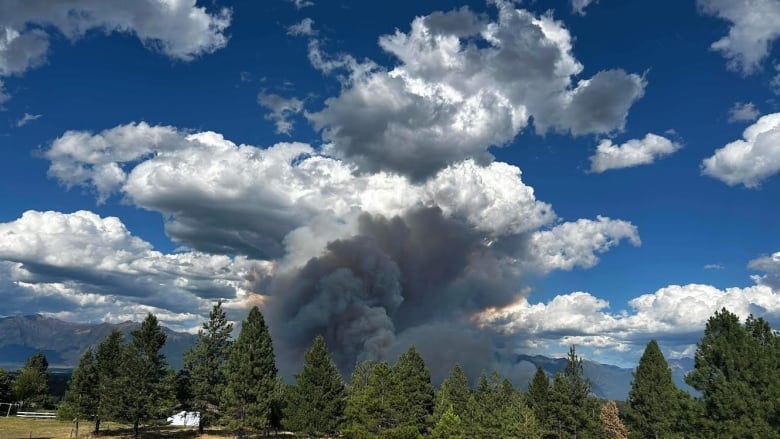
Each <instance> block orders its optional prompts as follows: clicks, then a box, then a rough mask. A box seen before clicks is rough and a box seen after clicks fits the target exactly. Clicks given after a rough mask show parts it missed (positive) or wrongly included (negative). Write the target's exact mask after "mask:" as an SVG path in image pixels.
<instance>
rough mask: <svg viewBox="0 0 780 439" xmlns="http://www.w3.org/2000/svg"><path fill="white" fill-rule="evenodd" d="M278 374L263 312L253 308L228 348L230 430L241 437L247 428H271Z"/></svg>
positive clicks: (226, 407)
mask: <svg viewBox="0 0 780 439" xmlns="http://www.w3.org/2000/svg"><path fill="white" fill-rule="evenodd" d="M276 373H277V369H276V364H275V360H274V348H273V345H272V342H271V335H270V333H269V332H268V326H266V324H265V319H264V318H263V314H261V313H260V310H259V309H258V308H257V307H256V306H255V307H252V309H251V310H250V311H249V315H248V316H247V318H246V320H244V322H243V323H242V325H241V332H240V333H239V334H238V338H237V339H236V341H235V342H234V343H233V345H232V346H231V347H230V349H229V352H228V356H227V361H226V362H225V368H224V374H225V379H226V384H225V391H224V393H223V403H222V407H223V409H224V413H225V414H226V416H227V417H228V427H229V428H231V429H234V430H237V431H238V434H239V436H240V437H241V436H243V435H244V433H245V430H246V429H247V428H251V429H255V430H266V429H267V428H268V426H269V422H270V414H271V403H272V398H273V394H274V390H275V388H276Z"/></svg>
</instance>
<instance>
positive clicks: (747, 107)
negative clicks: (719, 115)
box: [729, 102, 761, 122]
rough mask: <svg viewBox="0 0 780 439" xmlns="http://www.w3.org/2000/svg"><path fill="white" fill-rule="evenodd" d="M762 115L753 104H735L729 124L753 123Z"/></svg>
mask: <svg viewBox="0 0 780 439" xmlns="http://www.w3.org/2000/svg"><path fill="white" fill-rule="evenodd" d="M760 115H761V113H760V112H759V111H758V109H757V108H756V106H755V105H754V104H753V103H752V102H735V103H734V106H732V107H731V109H730V110H729V122H753V121H754V120H756V119H758V116H760Z"/></svg>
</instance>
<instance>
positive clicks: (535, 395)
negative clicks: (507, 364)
mask: <svg viewBox="0 0 780 439" xmlns="http://www.w3.org/2000/svg"><path fill="white" fill-rule="evenodd" d="M527 396H528V404H529V405H530V406H531V409H533V411H534V414H535V415H536V418H537V419H538V421H539V423H540V424H541V425H542V426H543V427H544V428H547V429H550V428H552V426H551V425H550V416H549V413H550V410H549V405H550V378H548V377H547V372H545V371H544V369H543V368H542V366H541V365H537V366H536V373H535V374H534V377H533V378H532V379H531V382H530V383H528V394H527Z"/></svg>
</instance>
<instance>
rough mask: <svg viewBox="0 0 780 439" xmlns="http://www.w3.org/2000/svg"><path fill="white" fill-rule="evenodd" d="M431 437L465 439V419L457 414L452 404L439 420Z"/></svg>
mask: <svg viewBox="0 0 780 439" xmlns="http://www.w3.org/2000/svg"><path fill="white" fill-rule="evenodd" d="M431 437H433V438H434V439H465V438H466V433H465V430H464V428H463V421H461V419H460V416H458V415H456V414H455V411H454V410H453V409H452V406H449V407H447V410H445V411H444V413H443V414H442V416H441V418H439V422H437V423H436V426H435V427H434V428H433V431H431Z"/></svg>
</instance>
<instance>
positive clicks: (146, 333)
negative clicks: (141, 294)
mask: <svg viewBox="0 0 780 439" xmlns="http://www.w3.org/2000/svg"><path fill="white" fill-rule="evenodd" d="M131 335H132V339H131V340H130V344H129V345H128V346H127V348H126V349H125V350H124V360H123V361H122V365H123V373H122V375H121V378H120V383H121V394H120V400H121V403H120V404H121V410H120V411H119V412H118V413H117V415H118V417H119V419H120V420H124V421H127V422H129V423H132V425H133V433H134V436H135V437H138V436H139V434H140V425H141V423H144V422H146V421H148V420H150V419H155V418H157V417H158V416H159V415H162V414H163V413H164V412H165V409H168V408H170V405H169V404H170V401H172V400H173V399H174V396H173V395H172V393H173V392H174V388H173V386H172V382H173V379H171V378H170V375H171V373H170V372H169V368H168V362H167V360H166V359H165V356H164V355H163V354H162V352H161V349H162V347H163V345H165V339H166V336H165V334H164V333H163V332H162V328H160V325H159V324H158V322H157V317H155V316H154V314H151V313H149V314H148V315H147V316H146V319H144V321H143V322H142V323H141V326H140V327H139V328H138V329H136V330H134V331H133V332H132V333H131ZM174 377H175V376H174Z"/></svg>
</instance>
